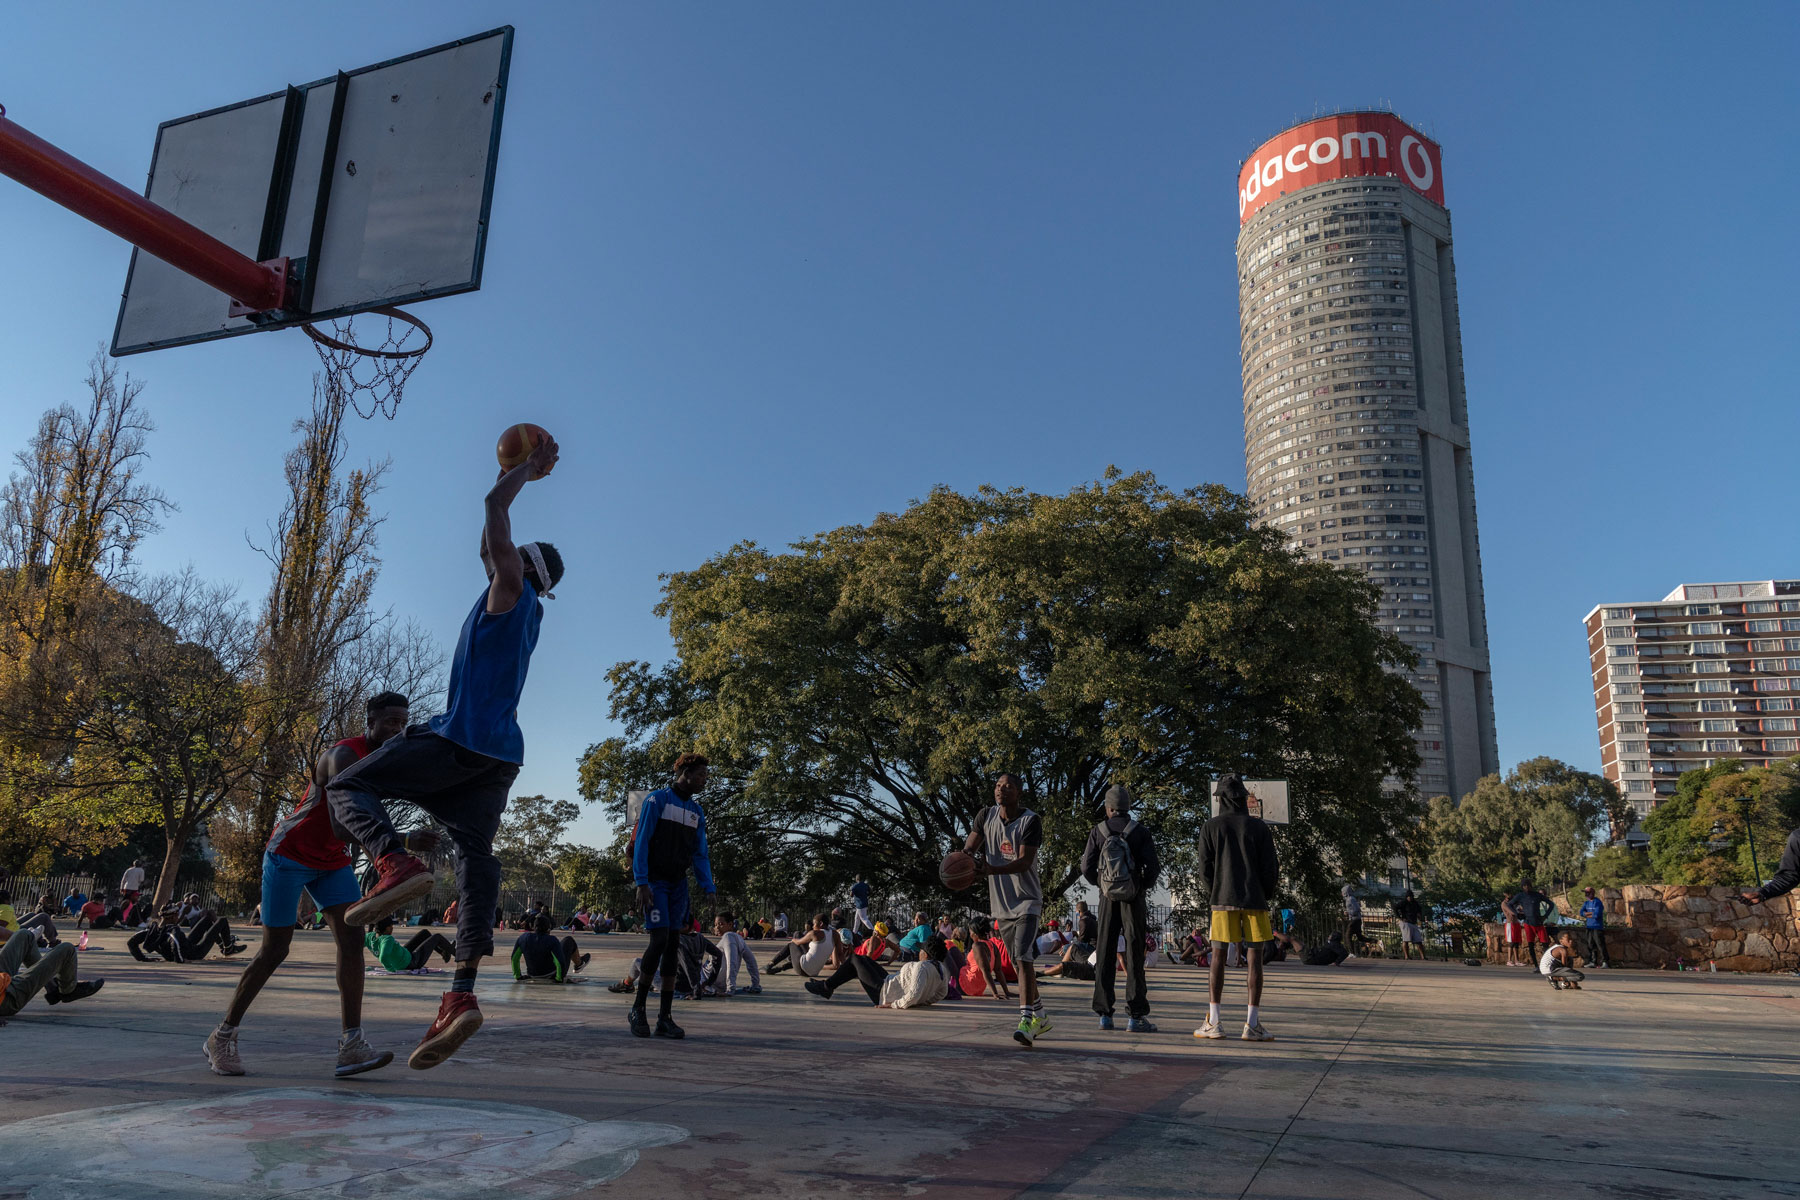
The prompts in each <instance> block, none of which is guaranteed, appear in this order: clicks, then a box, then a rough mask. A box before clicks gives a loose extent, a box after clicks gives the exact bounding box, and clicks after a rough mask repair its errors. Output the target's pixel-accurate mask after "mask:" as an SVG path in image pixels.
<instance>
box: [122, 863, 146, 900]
mask: <svg viewBox="0 0 1800 1200" xmlns="http://www.w3.org/2000/svg"><path fill="white" fill-rule="evenodd" d="M119 890H120V891H121V892H124V893H125V898H126V899H127V900H136V899H137V897H138V893H139V892H141V891H143V890H144V864H143V862H142V861H141V860H135V861H133V862H132V864H131V865H130V866H129V867H126V868H125V874H124V876H123V877H122V878H121V879H120V880H119Z"/></svg>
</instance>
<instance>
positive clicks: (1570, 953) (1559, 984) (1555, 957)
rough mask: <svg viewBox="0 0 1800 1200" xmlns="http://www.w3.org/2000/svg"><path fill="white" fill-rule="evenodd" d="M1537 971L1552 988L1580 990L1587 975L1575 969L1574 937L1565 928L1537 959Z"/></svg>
mask: <svg viewBox="0 0 1800 1200" xmlns="http://www.w3.org/2000/svg"><path fill="white" fill-rule="evenodd" d="M1538 973H1539V974H1541V975H1543V976H1545V977H1546V978H1548V979H1549V980H1550V986H1551V987H1553V988H1572V989H1574V990H1575V991H1578V992H1579V991H1580V990H1581V981H1582V980H1584V979H1586V978H1587V976H1586V975H1584V974H1582V973H1581V972H1580V971H1578V970H1576V969H1575V938H1574V936H1573V935H1572V934H1570V933H1569V932H1568V931H1567V930H1565V931H1563V932H1562V933H1559V934H1557V935H1556V941H1555V942H1554V943H1552V944H1551V946H1550V948H1549V949H1548V950H1546V951H1544V957H1543V958H1541V959H1539V960H1538Z"/></svg>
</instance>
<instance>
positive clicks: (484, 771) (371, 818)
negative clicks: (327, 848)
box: [325, 725, 519, 962]
mask: <svg viewBox="0 0 1800 1200" xmlns="http://www.w3.org/2000/svg"><path fill="white" fill-rule="evenodd" d="M518 774H519V765H518V764H517V763H509V762H502V761H501V760H500V759H497V758H489V757H488V756H487V755H485V754H477V753H475V752H474V751H473V750H465V749H464V748H463V747H461V746H459V745H457V744H456V743H455V742H453V741H450V740H449V739H448V738H442V737H439V736H438V735H437V734H435V733H433V732H431V730H430V729H428V728H426V727H425V726H424V725H414V726H413V727H412V728H410V729H408V730H407V731H406V732H405V733H404V734H402V735H400V736H399V737H397V738H391V739H389V740H388V741H387V742H384V743H383V744H382V746H381V748H380V749H378V750H376V751H375V753H373V754H371V755H369V756H368V757H367V758H364V759H360V760H359V761H357V762H355V763H353V764H351V765H350V766H348V767H346V768H345V769H344V770H343V772H342V773H340V774H339V775H337V776H335V777H334V778H333V779H332V780H331V782H330V783H328V784H326V785H325V797H326V802H327V803H328V804H330V806H331V817H332V820H334V821H336V822H337V823H338V824H339V825H341V826H343V827H344V829H345V830H346V831H348V832H349V834H350V836H351V837H353V838H355V839H356V840H357V841H358V842H361V843H362V848H363V849H364V850H367V851H368V852H369V856H370V857H371V858H380V857H381V856H382V855H384V854H388V853H391V852H392V851H395V850H399V849H402V848H403V843H402V841H401V838H400V834H399V833H398V832H396V831H395V829H394V823H393V821H392V820H390V819H389V818H388V815H387V809H386V808H384V807H382V803H381V802H382V801H383V800H409V801H411V802H412V803H414V804H416V805H418V806H419V807H420V808H421V809H423V810H425V811H426V812H427V813H430V814H431V816H432V818H433V819H434V820H436V821H437V823H438V824H440V825H442V826H443V827H444V829H445V831H446V832H447V833H449V835H450V841H451V843H452V844H453V845H455V847H456V891H457V896H458V898H459V899H460V901H461V903H460V905H459V906H458V911H457V915H456V961H457V962H471V961H473V960H475V959H478V958H481V957H483V956H484V955H488V954H492V953H493V952H494V905H495V904H496V903H497V902H498V901H499V899H500V860H499V859H497V858H495V857H494V834H495V833H496V832H498V831H499V829H500V814H501V813H503V812H504V811H506V796H507V792H508V791H510V790H511V788H512V783H513V780H514V779H515V778H517V777H518Z"/></svg>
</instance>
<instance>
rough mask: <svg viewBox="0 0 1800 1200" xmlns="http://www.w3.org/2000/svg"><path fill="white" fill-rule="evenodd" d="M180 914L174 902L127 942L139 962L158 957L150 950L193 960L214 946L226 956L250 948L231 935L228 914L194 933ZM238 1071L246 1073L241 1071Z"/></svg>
mask: <svg viewBox="0 0 1800 1200" xmlns="http://www.w3.org/2000/svg"><path fill="white" fill-rule="evenodd" d="M180 917H181V913H180V910H178V909H177V908H176V907H175V906H174V905H173V904H171V905H169V907H167V908H165V909H163V910H162V912H161V914H159V915H158V917H157V918H156V920H154V921H151V922H150V923H149V924H147V925H145V926H144V927H143V928H142V929H140V930H138V931H137V932H136V933H135V934H133V935H132V936H131V940H130V941H128V942H126V943H125V948H126V949H127V950H129V951H131V957H133V958H135V959H137V960H138V961H139V962H153V961H155V960H154V959H152V958H151V957H150V955H149V954H146V953H145V951H146V950H147V951H149V952H150V953H151V954H160V955H162V956H163V957H164V958H165V959H167V960H168V961H170V962H175V963H190V962H199V961H200V960H201V959H203V958H205V957H206V956H207V954H208V952H210V951H211V950H212V948H213V947H214V946H217V947H218V948H219V953H220V954H221V955H223V956H224V957H226V958H230V957H231V956H232V955H234V954H242V953H243V952H244V951H245V950H247V949H249V947H248V946H245V945H244V944H243V943H242V942H239V941H238V940H237V939H235V938H233V937H232V936H231V926H230V925H229V924H227V923H226V921H225V918H224V917H214V918H213V919H212V920H210V921H208V922H206V923H204V924H202V925H200V926H199V927H197V928H196V929H195V930H194V931H193V932H192V933H189V932H188V931H187V930H185V929H183V928H182V927H181V922H180ZM238 1073H239V1074H242V1072H241V1071H240V1072H238ZM221 1074H224V1072H221Z"/></svg>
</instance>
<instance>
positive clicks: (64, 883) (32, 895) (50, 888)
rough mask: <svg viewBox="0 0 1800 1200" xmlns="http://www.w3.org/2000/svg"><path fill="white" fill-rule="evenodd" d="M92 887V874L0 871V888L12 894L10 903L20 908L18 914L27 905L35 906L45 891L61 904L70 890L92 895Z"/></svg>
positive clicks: (93, 883)
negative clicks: (22, 873)
mask: <svg viewBox="0 0 1800 1200" xmlns="http://www.w3.org/2000/svg"><path fill="white" fill-rule="evenodd" d="M94 887H95V877H94V876H92V875H78V874H67V875H11V874H8V873H7V872H5V871H0V890H4V891H6V892H8V893H10V894H11V895H12V905H13V907H14V908H16V909H19V910H21V914H20V915H23V910H24V909H25V908H27V907H30V908H35V907H37V902H38V897H39V896H42V895H43V894H44V893H45V892H49V893H50V899H51V901H52V902H54V903H56V904H61V903H62V900H63V897H64V896H67V895H68V894H69V893H70V892H71V891H77V892H85V893H86V894H87V895H89V896H92V895H93V894H94Z"/></svg>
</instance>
